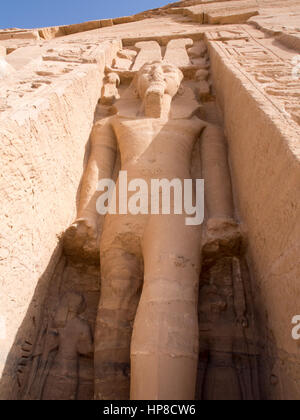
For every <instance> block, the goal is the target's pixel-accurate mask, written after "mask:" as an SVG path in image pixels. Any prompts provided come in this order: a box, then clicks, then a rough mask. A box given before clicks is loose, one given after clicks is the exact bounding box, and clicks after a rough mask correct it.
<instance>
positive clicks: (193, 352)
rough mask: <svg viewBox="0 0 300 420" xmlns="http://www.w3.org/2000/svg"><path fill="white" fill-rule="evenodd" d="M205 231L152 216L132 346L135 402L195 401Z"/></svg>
mask: <svg viewBox="0 0 300 420" xmlns="http://www.w3.org/2000/svg"><path fill="white" fill-rule="evenodd" d="M200 245H201V227H200V226H197V227H192V226H185V219H184V217H183V216H177V215H176V216H172V215H171V216H151V218H150V220H149V224H148V226H147V228H146V231H145V235H144V238H143V255H144V264H145V274H144V286H143V292H142V296H141V300H140V303H139V307H138V310H137V315H136V319H135V324H134V330H133V336H132V344H131V399H132V400H186V399H188V400H193V399H194V398H195V388H196V377H197V363H198V348H199V339H198V334H199V332H198V312H197V303H198V283H199V273H200V262H201V261H200V258H201V257H200Z"/></svg>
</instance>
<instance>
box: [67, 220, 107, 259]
mask: <svg viewBox="0 0 300 420" xmlns="http://www.w3.org/2000/svg"><path fill="white" fill-rule="evenodd" d="M64 249H65V252H66V254H67V255H68V256H70V257H76V258H77V259H78V258H79V259H83V260H97V261H98V259H99V241H98V226H97V222H96V221H94V220H93V219H92V218H91V219H88V218H81V219H77V220H76V221H75V222H74V223H73V224H72V225H71V226H70V227H69V228H68V229H67V230H66V232H65V234H64Z"/></svg>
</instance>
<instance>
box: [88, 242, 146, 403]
mask: <svg viewBox="0 0 300 420" xmlns="http://www.w3.org/2000/svg"><path fill="white" fill-rule="evenodd" d="M141 284H142V269H141V262H140V259H139V258H138V257H136V256H135V255H134V254H132V253H129V252H126V251H125V250H124V249H122V248H114V247H112V248H110V249H109V250H108V251H106V252H101V298H100V304H99V308H98V316H97V321H96V331H95V356H94V362H95V399H97V400H114V399H121V400H126V399H129V389H130V341H131V335H132V327H133V321H134V317H135V313H136V308H137V305H138V301H139V297H140V291H141Z"/></svg>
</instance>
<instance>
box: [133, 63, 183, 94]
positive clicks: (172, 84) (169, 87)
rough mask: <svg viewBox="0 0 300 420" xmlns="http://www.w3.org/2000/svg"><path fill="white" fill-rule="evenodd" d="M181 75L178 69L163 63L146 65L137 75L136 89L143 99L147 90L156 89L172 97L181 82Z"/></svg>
mask: <svg viewBox="0 0 300 420" xmlns="http://www.w3.org/2000/svg"><path fill="white" fill-rule="evenodd" d="M182 79H183V74H182V72H181V70H179V68H178V67H176V66H174V65H173V64H168V63H167V62H163V61H154V62H152V63H146V64H144V65H143V67H142V68H141V69H140V71H139V73H138V81H137V88H138V93H139V96H140V97H141V98H142V99H143V98H144V97H145V94H146V93H147V91H149V89H157V90H159V91H160V92H161V93H163V94H167V95H170V96H171V97H174V96H175V95H176V93H177V92H178V89H179V86H180V84H181V82H182Z"/></svg>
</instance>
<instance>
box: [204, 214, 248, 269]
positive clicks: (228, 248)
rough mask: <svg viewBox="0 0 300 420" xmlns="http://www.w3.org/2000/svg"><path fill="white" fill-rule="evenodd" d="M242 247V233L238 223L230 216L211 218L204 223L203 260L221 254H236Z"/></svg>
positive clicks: (239, 252) (220, 255) (214, 258)
mask: <svg viewBox="0 0 300 420" xmlns="http://www.w3.org/2000/svg"><path fill="white" fill-rule="evenodd" d="M242 249H243V235H242V233H241V230H240V226H239V224H238V223H237V222H236V221H235V220H233V219H230V218H212V219H209V220H208V221H207V223H206V229H205V231H204V238H203V248H202V253H203V258H204V260H210V261H211V260H216V259H218V258H220V257H222V256H224V257H225V256H235V255H236V256H238V255H240V254H241V253H242Z"/></svg>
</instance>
